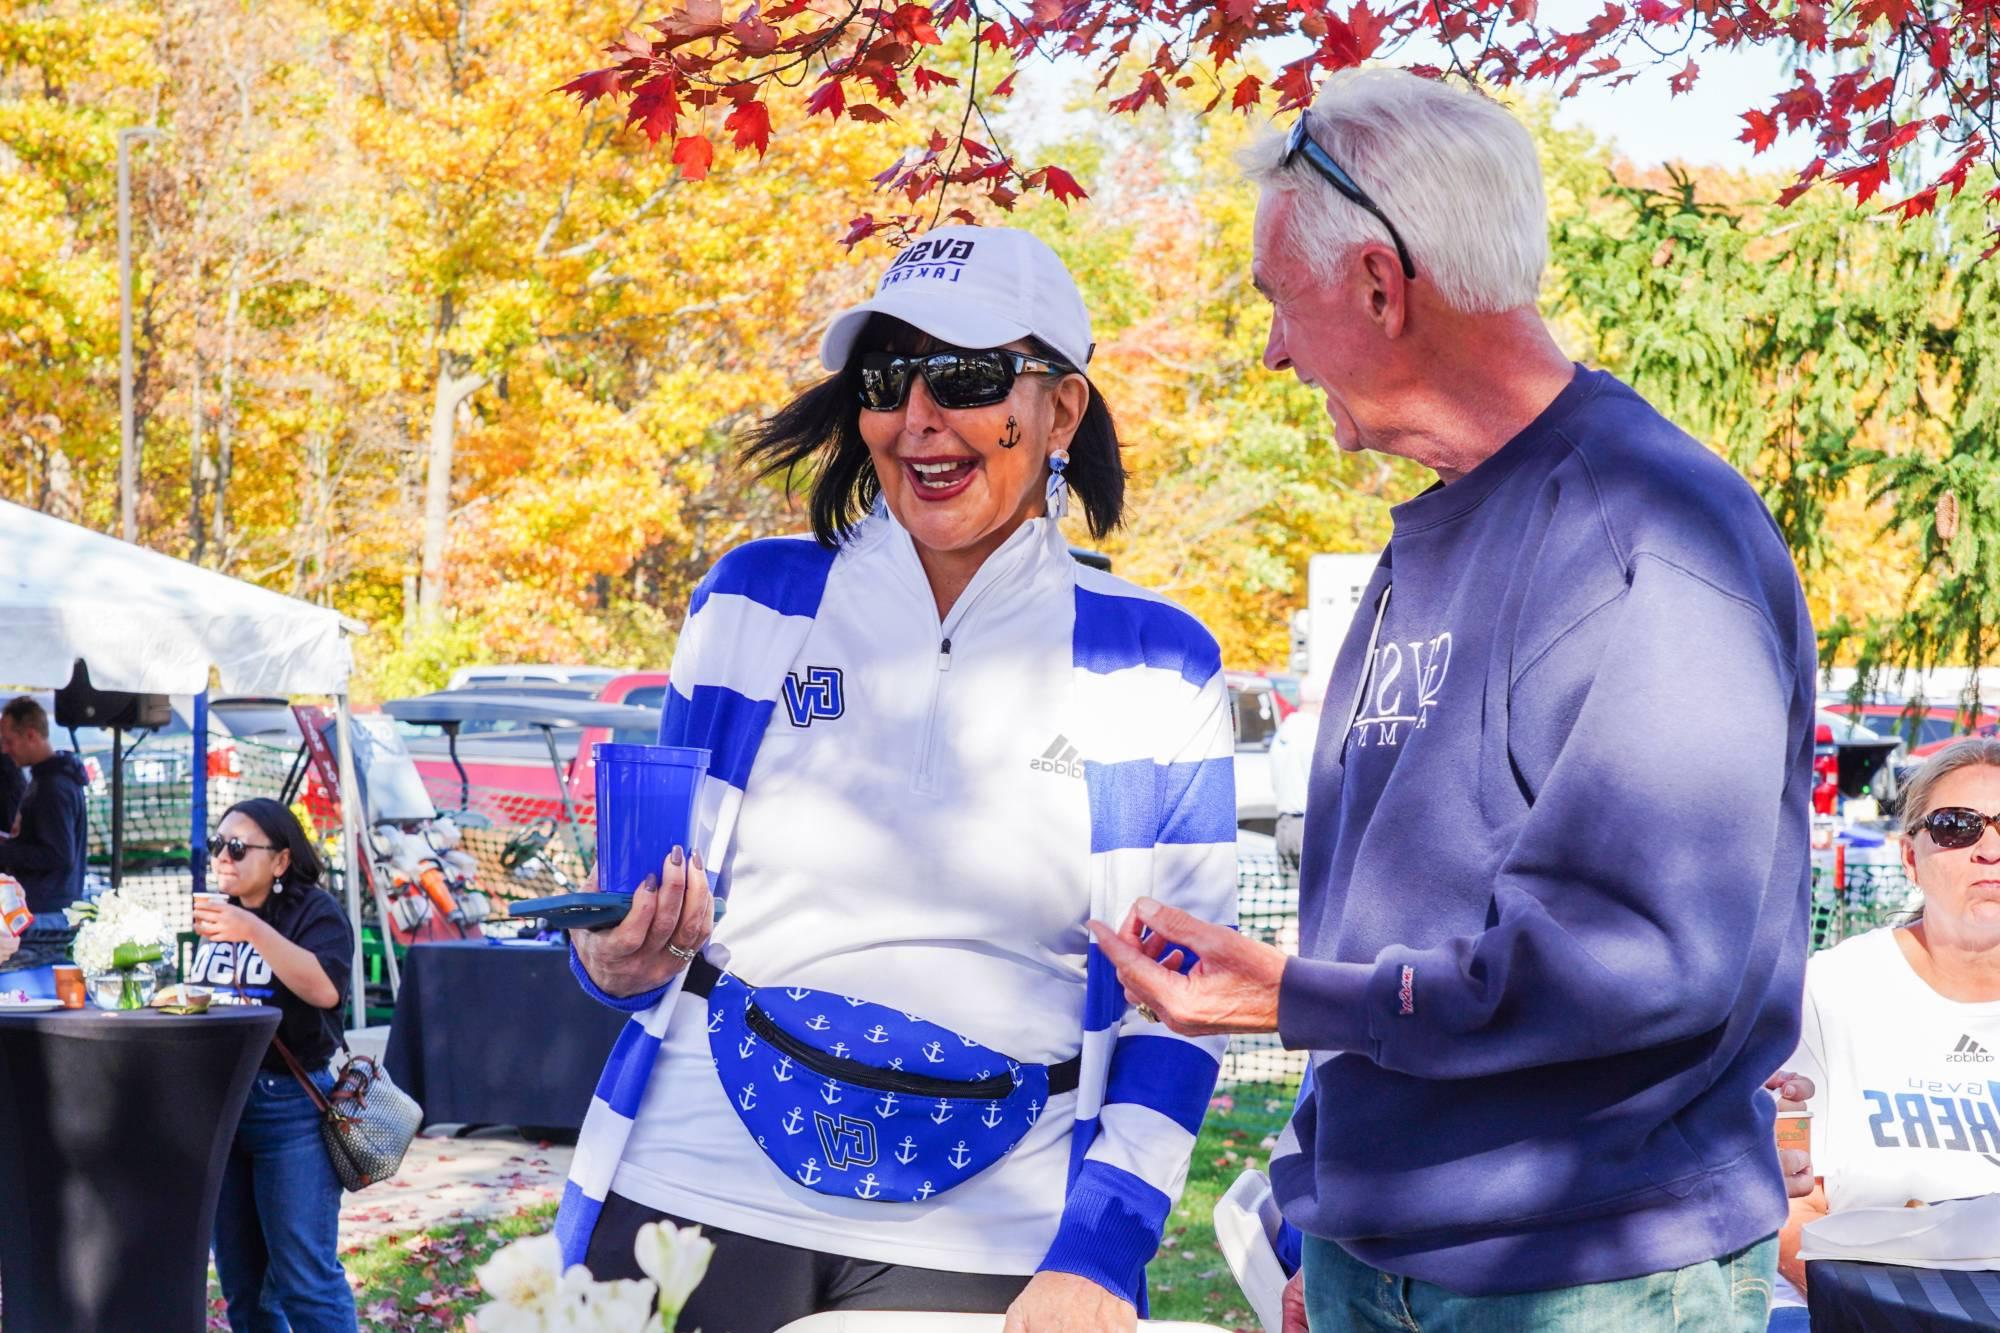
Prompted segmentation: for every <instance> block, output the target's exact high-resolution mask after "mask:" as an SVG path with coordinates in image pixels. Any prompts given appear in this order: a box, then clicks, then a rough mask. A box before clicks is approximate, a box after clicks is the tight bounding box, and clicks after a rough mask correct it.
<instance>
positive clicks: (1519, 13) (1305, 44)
mask: <svg viewBox="0 0 2000 1333" xmlns="http://www.w3.org/2000/svg"><path fill="white" fill-rule="evenodd" d="M1996 11H2000V0H1942V2H1933V0H1835V2H1834V3H1819V2H1818V0H1686V2H1685V3H1676V2H1675V0H1632V3H1618V2H1617V0H1606V3H1605V4H1604V6H1603V8H1602V9H1601V10H1600V11H1599V12H1598V13H1597V14H1596V15H1595V16H1594V17H1592V18H1590V19H1589V20H1588V21H1587V22H1585V23H1583V24H1582V25H1581V26H1580V27H1575V28H1573V29H1564V28H1558V27H1555V26H1551V25H1548V24H1544V23H1542V22H1539V21H1538V19H1539V14H1538V4H1537V0H1402V3H1394V2H1393V0H1377V3H1376V4H1373V5H1371V4H1370V3H1369V0H1354V2H1353V3H1344V2H1340V0H1335V2H1332V3H1330V2H1329V0H1223V3H1219V4H1212V3H1206V2H1205V0H1017V2H1014V3H1001V2H1000V0H937V2H936V3H934V4H921V3H914V2H913V0H903V2H894V0H879V2H875V3H871V0H750V3H748V4H747V5H745V6H744V7H743V8H741V9H740V10H736V9H733V7H732V9H725V8H724V5H723V2H722V0H685V3H682V4H679V5H677V6H676V7H674V8H673V9H671V10H669V11H668V12H667V13H666V14H664V15H663V16H661V17H659V18H656V19H654V20H652V21H651V22H650V23H648V24H647V25H645V27H644V28H643V29H641V30H640V31H638V32H635V33H628V34H626V35H625V36H623V37H622V38H621V39H620V40H619V41H618V42H617V43H616V44H615V45H613V46H612V47H610V48H609V50H608V52H607V54H609V55H610V56H612V57H614V60H613V63H611V64H609V65H605V66H603V67H602V68H598V69H594V70H591V71H589V72H587V73H584V74H580V75H578V76H577V77H576V78H574V79H572V80H570V81H569V82H568V83H566V84H564V85H563V89H564V91H566V92H569V93H573V94H575V95H576V97H577V98H578V99H579V100H580V101H581V102H583V103H584V104H585V105H590V104H592V103H595V102H597V101H599V100H601V99H610V100H612V101H613V102H614V103H616V104H620V105H622V106H623V108H624V112H625V116H626V119H627V122H628V123H629V124H633V125H636V126H638V127H639V128H640V129H642V130H643V131H644V132H645V134H646V135H647V136H649V137H650V138H652V139H653V140H655V141H656V142H663V143H665V144H668V145H670V146H671V152H672V154H673V157H674V160H675V161H676V162H678V163H679V164H680V165H681V169H682V171H683V173H684V174H685V175H687V176H688V177H690V178H698V177H700V176H701V175H702V174H704V173H705V172H706V171H708V170H709V168H710V166H711V164H712V163H713V162H714V161H715V154H716V151H717V149H718V147H722V148H724V149H725V151H734V152H739V153H755V154H758V155H761V154H762V153H763V152H764V150H765V146H766V143H767V139H768V127H769V124H770V117H771V107H772V105H773V104H774V103H777V102H780V101H789V102H792V103H795V104H800V105H803V106H804V108H805V109H806V111H807V112H808V113H809V115H811V116H814V117H820V116H824V117H827V118H829V119H833V120H838V119H841V118H842V117H845V118H847V119H849V120H856V121H864V122H869V123H877V124H883V127H884V128H883V139H884V143H885V157H887V158H889V159H890V160H889V161H888V162H887V165H885V167H884V169H883V170H882V172H881V174H880V175H878V176H877V177H876V181H877V183H878V184H879V185H880V186H881V187H882V189H883V192H884V194H885V196H886V197H887V198H889V199H890V200H892V201H893V202H892V203H891V204H890V205H889V206H888V208H887V209H886V210H885V211H883V212H881V213H880V215H878V214H877V212H875V211H870V212H867V213H863V214H862V215H860V216H859V217H857V218H856V219H855V220H854V223H853V225H852V227H851V228H850V230H849V231H848V233H847V237H846V239H847V241H848V243H849V244H850V245H851V244H853V243H854V242H856V241H858V240H860V239H862V238H863V237H866V236H869V235H871V234H873V233H875V232H877V231H878V230H881V229H883V228H889V229H891V231H892V233H897V234H906V233H907V232H908V231H909V230H912V229H915V228H918V227H921V226H923V225H926V224H928V223H932V222H935V221H937V219H938V218H939V216H940V215H941V214H942V215H944V216H949V217H965V218H969V217H970V216H971V214H970V213H969V212H967V211H965V210H966V205H965V202H964V201H965V200H966V199H967V198H970V197H976V196H982V195H983V196H984V197H985V198H986V199H988V200H990V201H991V202H993V203H995V204H998V205H999V206H1000V207H1002V208H1011V207H1012V206H1013V203H1014V201H1015V199H1017V198H1018V197H1019V196H1020V195H1021V194H1023V193H1025V192H1029V191H1042V192H1045V193H1047V194H1049V195H1051V196H1053V197H1055V198H1057V199H1061V200H1064V201H1067V200H1070V199H1076V198H1081V197H1083V195H1084V190H1083V188H1082V187H1081V186H1080V185H1079V184H1078V183H1077V180H1076V178H1075V176H1074V175H1073V174H1072V173H1071V172H1070V171H1068V170H1067V169H1065V168H1064V167H1062V166H1060V165H1057V164H1054V163H1040V164H1036V163H1031V162H1025V161H1021V160H1018V159H1017V158H1016V157H1015V156H1014V155H1012V154H1011V153H1009V152H1008V151H1007V150H1006V149H1005V147H1004V146H1002V145H1000V144H999V142H998V141H997V137H996V136H995V135H994V134H993V133H992V130H991V122H990V119H989V116H990V113H991V112H992V111H993V110H994V108H995V107H997V106H1000V105H1003V104H1005V103H1006V101H1007V100H1008V98H1009V97H1010V96H1012V94H1013V92H1014V87H1015V78H1014V73H1013V70H1014V69H1015V68H1017V67H1018V65H1019V64H1020V63H1021V62H1024V61H1026V60H1028V59H1029V58H1031V57H1050V56H1065V57H1069V58H1073V59H1076V60H1080V61H1084V62H1088V63H1089V64H1090V65H1091V66H1092V67H1093V68H1094V69H1095V70H1096V71H1097V73H1098V75H1099V79H1098V84H1097V88H1098V91H1099V93H1100V95H1101V96H1102V98H1103V106H1104V108H1105V109H1106V110H1108V111H1111V112H1113V113H1136V112H1139V111H1142V110H1144V109H1145V108H1147V107H1149V106H1150V107H1156V108H1161V109H1164V108H1165V107H1166V106H1167V105H1168V102H1169V100H1170V98H1172V97H1174V96H1176V95H1178V94H1188V95H1190V96H1192V97H1194V98H1195V99H1197V100H1198V102H1199V104H1200V105H1201V106H1202V109H1203V110H1206V111H1214V110H1216V109H1218V108H1226V109H1227V110H1230V111H1237V112H1245V113H1248V112H1253V111H1266V112H1275V113H1279V114H1282V113H1286V112H1290V111H1294V110H1297V109H1298V108H1300V107H1303V106H1305V105H1307V104H1308V103H1310V101H1311V100H1312V95H1313V90H1314V88H1315V87H1316V86H1317V84H1318V81H1319V80H1320V78H1321V77H1323V76H1324V75H1325V74H1327V73H1330V72H1332V71H1335V70H1339V69H1345V68H1348V67H1350V66H1354V65H1358V64H1360V63H1362V62H1364V61H1369V60H1394V61H1396V62H1398V63H1405V64H1410V63H1413V57H1412V54H1411V53H1413V52H1414V53H1417V54H1418V55H1421V56H1422V57H1423V58H1424V59H1435V60H1436V61H1437V62H1438V63H1436V64H1415V65H1414V67H1415V68H1417V69H1418V71H1419V72H1423V73H1430V74H1433V75H1443V74H1445V73H1447V72H1450V73H1455V74H1457V75H1459V76H1462V77H1464V78H1467V79H1469V80H1472V81H1474V82H1476V83H1477V84H1479V85H1480V86H1484V87H1488V88H1494V89H1510V88H1511V89H1521V90H1529V89H1535V88H1541V89H1547V90H1552V91H1554V92H1555V93H1557V94H1558V95H1560V96H1568V95H1570V94H1572V93H1575V92H1576V91H1578V90H1579V89H1581V88H1583V87H1585V86H1587V85H1603V86H1608V87H1617V86H1619V85H1622V84H1624V83H1627V82H1629V81H1630V80H1632V79H1634V78H1635V77H1637V76H1638V75H1639V74H1640V72H1641V71H1643V70H1645V69H1647V68H1649V67H1662V68H1664V69H1665V70H1666V72H1667V75H1668V78H1669V81H1670V86H1671V89H1672V91H1673V93H1675V94H1676V95H1692V94H1695V93H1696V91H1697V89H1699V90H1700V95H1702V96H1707V97H1725V98H1735V99H1743V100H1744V106H1743V111H1742V120H1743V126H1744V128H1743V130H1742V135H1741V137H1742V139H1743V141H1744V142H1746V143H1749V144H1751V145H1752V146H1753V147H1754V148H1755V149H1756V150H1757V151H1758V152H1762V151H1764V150H1765V149H1768V148H1769V147H1770V146H1771V145H1772V144H1773V143H1774V142H1775V141H1776V140H1777V137H1778V135H1779V134H1780V132H1781V131H1783V132H1790V131H1800V132H1803V133H1805V134H1807V135H1809V136H1811V139H1812V142H1813V143H1814V145H1815V147H1816V150H1817V151H1816V154H1815V156H1814V157H1813V159H1812V160H1811V161H1810V162H1809V163H1808V164H1807V165H1806V166H1805V167H1804V168H1802V169H1801V170H1800V171H1799V173H1798V176H1797V179H1796V180H1795V181H1793V182H1792V184H1791V185H1790V186H1789V187H1788V188H1786V190H1785V191H1784V196H1783V201H1785V202H1789V200H1790V199H1792V198H1795V197H1797V196H1798V195H1799V194H1802V193H1804V192H1805V191H1807V190H1810V189H1812V188H1814V187H1815V186H1816V185H1820V184H1822V183H1824V184H1829V185H1833V186H1837V187H1840V188H1842V189H1846V190H1848V191H1850V192H1851V194H1852V197H1853V198H1854V200H1855V201H1856V202H1857V203H1861V204H1869V203H1880V202H1882V195H1883V191H1884V189H1885V187H1886V186H1887V185H1888V183H1889V181H1890V177H1891V171H1892V168H1893V167H1895V165H1896V164H1897V163H1898V162H1899V161H1908V162H1909V163H1911V171H1912V173H1913V175H1914V177H1915V180H1916V185H1915V188H1913V189H1912V190H1911V191H1910V192H1909V193H1908V194H1906V195H1903V196H1901V197H1899V198H1898V199H1897V200H1896V201H1895V202H1894V204H1893V205H1891V207H1892V208H1893V210H1894V211H1895V212H1896V213H1897V214H1898V215H1899V216H1901V217H1902V218H1905V219H1908V218H1914V217H1918V216H1921V215H1923V214H1926V213H1929V212H1931V211H1933V210H1934V209H1936V208H1937V206H1938V204H1939V202H1940V200H1941V199H1949V198H1951V197H1952V196H1954V195H1956V194H1957V193H1959V192H1960V191H1962V190H1963V189H1965V188H1966V185H1967V181H1968V173H1969V172H1970V171H1971V169H1972V167H1973V166H1974V165H1975V164H1977V163H1979V162H1981V161H1991V160H1993V157H1994V154H1995V152H1996V143H1997V142H2000V141H1997V140H1996V136H1995V133H1994V129H1993V116H1994V112H1995V109H1996V108H1995V101H1994V85H1993V74H1994V69H1995V65H1996V61H2000V46H1996V37H1995V33H1994V18H1995V15H1996ZM956 34H963V35H965V36H966V37H968V38H969V39H970V43H971V49H972V53H973V56H974V64H973V67H972V69H971V70H970V71H969V74H968V76H967V77H966V78H965V79H963V80H961V79H960V77H958V75H957V73H955V72H951V71H948V70H947V69H945V68H942V67H941V65H940V62H939V60H938V53H939V51H940V49H941V48H942V47H943V46H944V45H945V44H946V43H947V42H948V41H949V40H951V39H952V38H953V37H954V35H956ZM1271 39H1290V40H1289V42H1284V43H1278V44H1275V45H1274V44H1272V42H1271ZM1744 47H1765V48H1771V49H1774V50H1776V51H1779V52H1781V53H1782V54H1783V55H1784V56H1785V57H1786V61H1787V65H1788V67H1789V68H1790V69H1791V71H1792V74H1791V80H1790V82H1789V83H1788V84H1786V85H1785V86H1783V87H1780V88H1775V89H1773V88H1764V89H1748V90H1745V89H1734V88H1714V87H1711V86H1709V85H1708V84H1706V83H1704V82H1703V80H1702V70H1701V63H1700V62H1701V59H1702V58H1703V57H1705V56H1706V55H1707V54H1708V53H1710V52H1714V51H1731V50H1736V49H1740V48H1744ZM982 52H983V53H985V55H986V57H987V59H988V60H989V61H995V62H1003V64H1004V66H1005V68H1006V76H1005V77H1003V78H1000V79H998V80H990V81H989V82H988V83H987V84H984V85H982V84H981V83H980V80H979V70H978V64H977V59H978V57H979V55H980V54H981V53H982ZM1273 52H1284V53H1286V54H1285V55H1284V57H1283V59H1284V63H1282V65H1281V66H1280V67H1279V68H1278V69H1277V70H1276V72H1275V73H1271V72H1270V71H1269V67H1268V66H1267V65H1266V64H1264V63H1263V61H1264V59H1265V57H1266V55H1268V54H1269V53H1273ZM1433 52H1438V53H1441V54H1437V55H1431V54H1429V53H1433ZM991 67H992V66H991V65H989V69H990V68H991ZM926 102H929V103H940V104H942V105H944V106H946V107H950V108H960V109H962V113H961V114H960V115H959V116H958V117H957V124H956V128H955V130H928V131H924V132H921V133H916V134H913V133H912V132H911V130H910V129H908V128H904V124H905V122H909V121H910V119H911V118H910V117H909V116H908V115H907V114H906V113H907V111H908V110H909V109H911V108H913V107H915V106H917V105H920V104H923V103H926ZM711 112H713V113H714V114H709V113H711ZM885 122H886V123H885ZM718 140H720V141H722V142H721V143H720V144H718ZM1985 198H1986V201H1987V202H1988V203H1989V204H1990V203H1994V202H2000V195H1996V194H1994V193H1993V192H1991V191H1988V192H1987V193H1986V195H1985ZM947 209H949V210H950V211H949V212H948V213H947V212H946V210H947Z"/></svg>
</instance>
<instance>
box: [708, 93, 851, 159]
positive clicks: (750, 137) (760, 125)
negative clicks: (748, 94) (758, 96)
mask: <svg viewBox="0 0 2000 1333" xmlns="http://www.w3.org/2000/svg"><path fill="white" fill-rule="evenodd" d="M849 114H850V115H851V114H852V112H850V113H849ZM722 128H724V129H726V130H728V131H729V132H730V133H731V134H733V135H734V136H735V138H734V140H733V142H734V143H735V145H736V146H737V147H738V148H755V149H756V150H757V156H759V157H762V156H764V150H765V149H766V148H769V147H770V146H771V112H770V110H769V109H768V108H766V107H765V105H764V104H763V103H762V102H745V103H743V104H742V105H741V106H739V107H737V108H736V109H735V110H734V111H732V112H730V113H729V115H728V116H727V117H725V118H724V120H723V122H722Z"/></svg>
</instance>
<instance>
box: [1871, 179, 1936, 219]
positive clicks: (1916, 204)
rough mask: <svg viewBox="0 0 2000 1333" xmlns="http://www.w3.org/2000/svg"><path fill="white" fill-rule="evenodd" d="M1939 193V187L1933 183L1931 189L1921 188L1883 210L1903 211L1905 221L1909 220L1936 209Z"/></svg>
mask: <svg viewBox="0 0 2000 1333" xmlns="http://www.w3.org/2000/svg"><path fill="white" fill-rule="evenodd" d="M1937 194H1938V192H1937V187H1936V186H1935V185H1933V186H1932V187H1931V188H1930V189H1928V190H1919V191H1917V192H1916V193H1915V194H1913V195H1911V196H1910V197H1909V198H1908V199H1905V200H1903V201H1902V202H1901V203H1895V204H1891V205H1889V206H1888V207H1887V208H1885V209H1883V210H1882V211H1883V212H1884V213H1901V214H1902V215H1903V221H1905V222H1908V221H1910V220H1911V219H1913V218H1920V217H1922V216H1923V215H1924V214H1926V213H1928V212H1931V211H1932V210H1933V209H1935V208H1936V207H1937Z"/></svg>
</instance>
